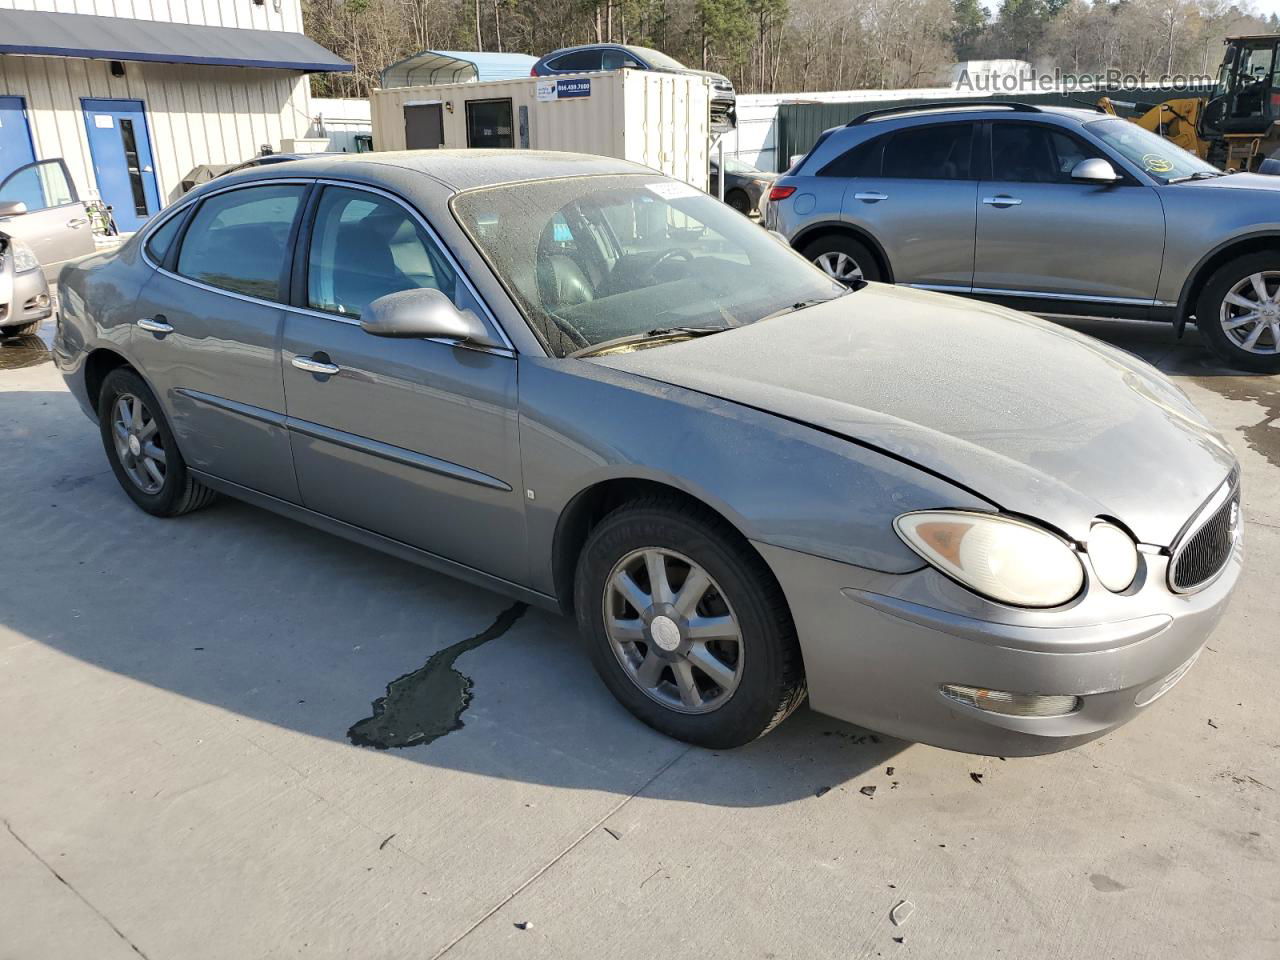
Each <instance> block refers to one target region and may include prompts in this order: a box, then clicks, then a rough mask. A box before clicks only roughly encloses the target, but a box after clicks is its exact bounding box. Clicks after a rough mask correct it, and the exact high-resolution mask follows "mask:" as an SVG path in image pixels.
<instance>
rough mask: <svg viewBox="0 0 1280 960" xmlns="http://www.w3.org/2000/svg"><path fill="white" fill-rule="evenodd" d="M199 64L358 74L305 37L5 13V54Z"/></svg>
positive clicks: (1, 24) (1, 48)
mask: <svg viewBox="0 0 1280 960" xmlns="http://www.w3.org/2000/svg"><path fill="white" fill-rule="evenodd" d="M4 53H8V54H26V55H28V56H36V57H83V58H85V59H89V60H129V61H142V62H150V63H198V64H207V65H211V66H222V67H259V68H265V69H269V70H297V71H301V72H303V73H341V72H346V71H349V70H352V69H354V68H353V67H352V66H351V64H349V63H347V62H346V61H345V60H343V59H342V58H340V57H338V56H336V55H334V54H332V53H330V52H329V51H328V50H326V49H325V48H324V47H322V46H320V44H318V43H316V42H315V41H314V40H311V39H309V38H308V37H305V36H303V35H302V34H300V33H288V32H284V31H279V30H242V29H239V28H236V27H204V26H195V25H193V24H189V23H160V22H157V21H154V20H126V19H123V18H121V17H97V16H89V15H86V14H79V13H47V12H45V11H43V10H0V54H4Z"/></svg>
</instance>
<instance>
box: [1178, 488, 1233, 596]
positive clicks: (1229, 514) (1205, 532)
mask: <svg viewBox="0 0 1280 960" xmlns="http://www.w3.org/2000/svg"><path fill="white" fill-rule="evenodd" d="M1239 532H1240V487H1239V484H1238V481H1237V474H1236V473H1235V472H1232V474H1231V476H1230V478H1228V480H1227V482H1226V483H1225V484H1223V485H1222V488H1221V489H1220V490H1219V491H1218V493H1216V494H1214V496H1213V498H1212V499H1210V501H1209V502H1208V503H1207V504H1205V506H1204V507H1203V508H1202V509H1201V511H1200V513H1199V514H1197V516H1196V517H1195V518H1194V519H1193V520H1192V522H1191V524H1190V525H1189V526H1188V528H1187V530H1186V531H1185V532H1184V533H1183V534H1182V537H1181V538H1180V539H1179V541H1178V544H1177V546H1176V547H1175V548H1174V551H1173V557H1172V559H1170V561H1169V586H1170V588H1172V589H1173V590H1174V591H1175V592H1177V593H1188V592H1190V591H1192V590H1195V589H1196V588H1197V587H1202V586H1204V585H1206V584H1207V583H1209V581H1211V580H1212V579H1213V578H1214V577H1216V576H1217V575H1218V574H1219V573H1221V572H1222V568H1223V567H1225V566H1226V564H1227V560H1228V559H1229V558H1230V556H1231V551H1232V549H1233V548H1234V547H1235V543H1236V538H1237V537H1238V536H1239Z"/></svg>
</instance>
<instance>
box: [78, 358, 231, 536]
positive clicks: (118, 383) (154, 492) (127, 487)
mask: <svg viewBox="0 0 1280 960" xmlns="http://www.w3.org/2000/svg"><path fill="white" fill-rule="evenodd" d="M122 405H123V406H122ZM98 426H99V429H100V431H101V433H102V445H103V447H104V449H105V450H106V453H107V460H108V461H109V462H110V463H111V470H112V472H113V473H114V474H115V475H116V480H117V481H119V483H120V486H121V487H123V488H124V492H125V493H127V494H128V495H129V498H130V499H131V500H133V502H134V503H136V504H137V505H138V506H139V507H141V508H142V509H143V510H145V511H146V512H147V513H149V514H151V515H152V516H156V517H177V516H181V515H182V514H184V513H190V512H191V511H192V510H199V509H200V508H201V507H204V506H207V505H208V504H209V503H210V502H212V501H213V499H214V498H215V497H216V496H217V495H216V494H215V493H214V492H213V491H212V490H210V489H209V488H208V487H206V486H205V485H204V484H202V483H201V482H200V481H199V480H197V479H195V477H193V476H191V474H190V472H189V471H188V470H187V464H186V461H184V460H183V459H182V454H181V453H179V452H178V444H177V441H176V440H175V439H174V436H173V431H172V430H171V429H170V428H169V421H168V420H167V419H165V416H164V411H163V410H162V409H161V408H160V404H159V402H158V401H157V400H156V396H155V394H154V393H152V391H151V388H150V387H148V386H147V384H146V382H145V381H144V380H143V379H142V378H141V377H140V376H138V374H136V373H134V372H133V371H132V370H130V369H127V368H124V367H121V368H118V369H116V370H113V371H111V373H109V374H107V378H106V380H104V381H103V383H102V391H101V393H100V395H99V398H98ZM147 461H150V463H151V466H150V467H148V466H147Z"/></svg>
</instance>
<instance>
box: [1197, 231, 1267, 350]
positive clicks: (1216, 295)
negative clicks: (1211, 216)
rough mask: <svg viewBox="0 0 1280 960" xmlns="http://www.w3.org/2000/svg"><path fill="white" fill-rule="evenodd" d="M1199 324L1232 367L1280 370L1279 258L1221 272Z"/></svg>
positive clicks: (1204, 297) (1209, 287)
mask: <svg viewBox="0 0 1280 960" xmlns="http://www.w3.org/2000/svg"><path fill="white" fill-rule="evenodd" d="M1196 326H1197V327H1198V328H1199V330H1200V335H1201V336H1202V337H1204V339H1205V341H1206V343H1207V344H1208V345H1209V347H1210V349H1212V350H1213V352H1214V353H1215V354H1217V355H1218V356H1219V357H1220V358H1221V359H1222V360H1223V361H1225V362H1226V363H1227V364H1229V365H1231V366H1233V367H1236V368H1238V369H1242V370H1250V371H1254V372H1257V373H1277V372H1280V256H1278V255H1276V254H1274V253H1256V254H1252V255H1250V256H1247V257H1241V258H1240V259H1239V260H1236V261H1234V262H1233V263H1229V264H1227V265H1226V266H1225V267H1223V268H1221V269H1220V270H1218V271H1217V272H1216V273H1215V274H1214V275H1213V276H1212V277H1210V278H1209V282H1208V283H1207V284H1205V288H1204V292H1203V293H1202V294H1201V296H1200V302H1199V304H1198V305H1197V307H1196Z"/></svg>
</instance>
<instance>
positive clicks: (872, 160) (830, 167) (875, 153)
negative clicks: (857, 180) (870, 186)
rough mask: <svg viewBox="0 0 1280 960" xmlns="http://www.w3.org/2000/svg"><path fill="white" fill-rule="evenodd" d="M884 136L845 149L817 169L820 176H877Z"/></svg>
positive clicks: (878, 174)
mask: <svg viewBox="0 0 1280 960" xmlns="http://www.w3.org/2000/svg"><path fill="white" fill-rule="evenodd" d="M884 139H885V138H884V137H878V138H876V139H875V140H867V141H863V142H862V143H860V144H858V145H857V146H856V147H852V148H851V149H849V150H846V151H845V152H844V153H842V154H841V155H840V156H838V157H836V158H835V159H834V160H832V161H831V162H830V163H828V164H827V165H826V166H825V167H823V168H822V169H821V170H819V171H818V176H820V177H878V176H880V157H881V155H882V154H883V153H884Z"/></svg>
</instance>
